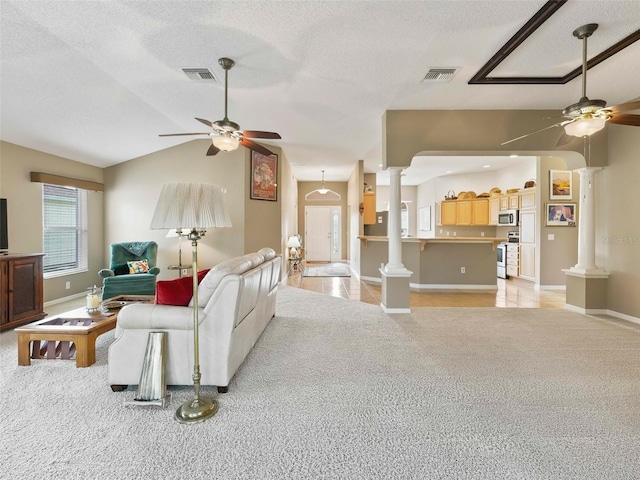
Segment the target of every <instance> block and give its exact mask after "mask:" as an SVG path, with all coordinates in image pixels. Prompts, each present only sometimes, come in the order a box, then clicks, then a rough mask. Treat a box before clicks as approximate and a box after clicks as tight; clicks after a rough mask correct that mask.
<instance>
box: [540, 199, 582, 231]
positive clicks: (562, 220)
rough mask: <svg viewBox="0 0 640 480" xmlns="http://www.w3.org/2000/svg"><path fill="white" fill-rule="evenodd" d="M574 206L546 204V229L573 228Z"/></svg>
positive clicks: (573, 204)
mask: <svg viewBox="0 0 640 480" xmlns="http://www.w3.org/2000/svg"><path fill="white" fill-rule="evenodd" d="M576 205H577V204H575V203H547V209H546V225H547V227H575V226H576V213H577V211H576Z"/></svg>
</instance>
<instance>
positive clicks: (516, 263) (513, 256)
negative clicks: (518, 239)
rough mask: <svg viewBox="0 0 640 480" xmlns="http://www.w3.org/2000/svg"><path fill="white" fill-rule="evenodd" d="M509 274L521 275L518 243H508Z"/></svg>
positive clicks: (513, 275) (512, 275)
mask: <svg viewBox="0 0 640 480" xmlns="http://www.w3.org/2000/svg"><path fill="white" fill-rule="evenodd" d="M507 275H509V276H510V277H517V276H519V275H520V245H519V244H517V243H507Z"/></svg>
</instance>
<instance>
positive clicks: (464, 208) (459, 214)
mask: <svg viewBox="0 0 640 480" xmlns="http://www.w3.org/2000/svg"><path fill="white" fill-rule="evenodd" d="M472 222H473V205H472V203H471V200H458V201H457V202H456V225H471V224H472Z"/></svg>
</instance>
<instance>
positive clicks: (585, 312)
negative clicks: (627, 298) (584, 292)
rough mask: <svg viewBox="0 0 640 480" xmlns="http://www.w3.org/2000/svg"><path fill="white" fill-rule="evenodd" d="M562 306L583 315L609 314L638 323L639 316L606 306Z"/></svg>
mask: <svg viewBox="0 0 640 480" xmlns="http://www.w3.org/2000/svg"><path fill="white" fill-rule="evenodd" d="M564 308H565V309H566V310H571V311H572V312H576V313H581V314H583V315H609V316H610V317H614V318H619V319H620V320H626V321H627V322H632V323H637V324H639V325H640V318H638V317H632V316H631V315H626V314H624V313H620V312H616V311H614V310H609V309H606V308H582V307H576V306H575V305H568V304H567V305H565V306H564Z"/></svg>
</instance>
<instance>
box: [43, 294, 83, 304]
mask: <svg viewBox="0 0 640 480" xmlns="http://www.w3.org/2000/svg"><path fill="white" fill-rule="evenodd" d="M85 295H87V294H86V293H83V292H80V293H74V294H73V295H69V296H68V297H62V298H56V299H55V300H50V301H48V302H44V306H45V307H50V306H51V305H57V304H58V303H64V302H68V301H69V300H75V299H76V298H81V297H84V296H85Z"/></svg>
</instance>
